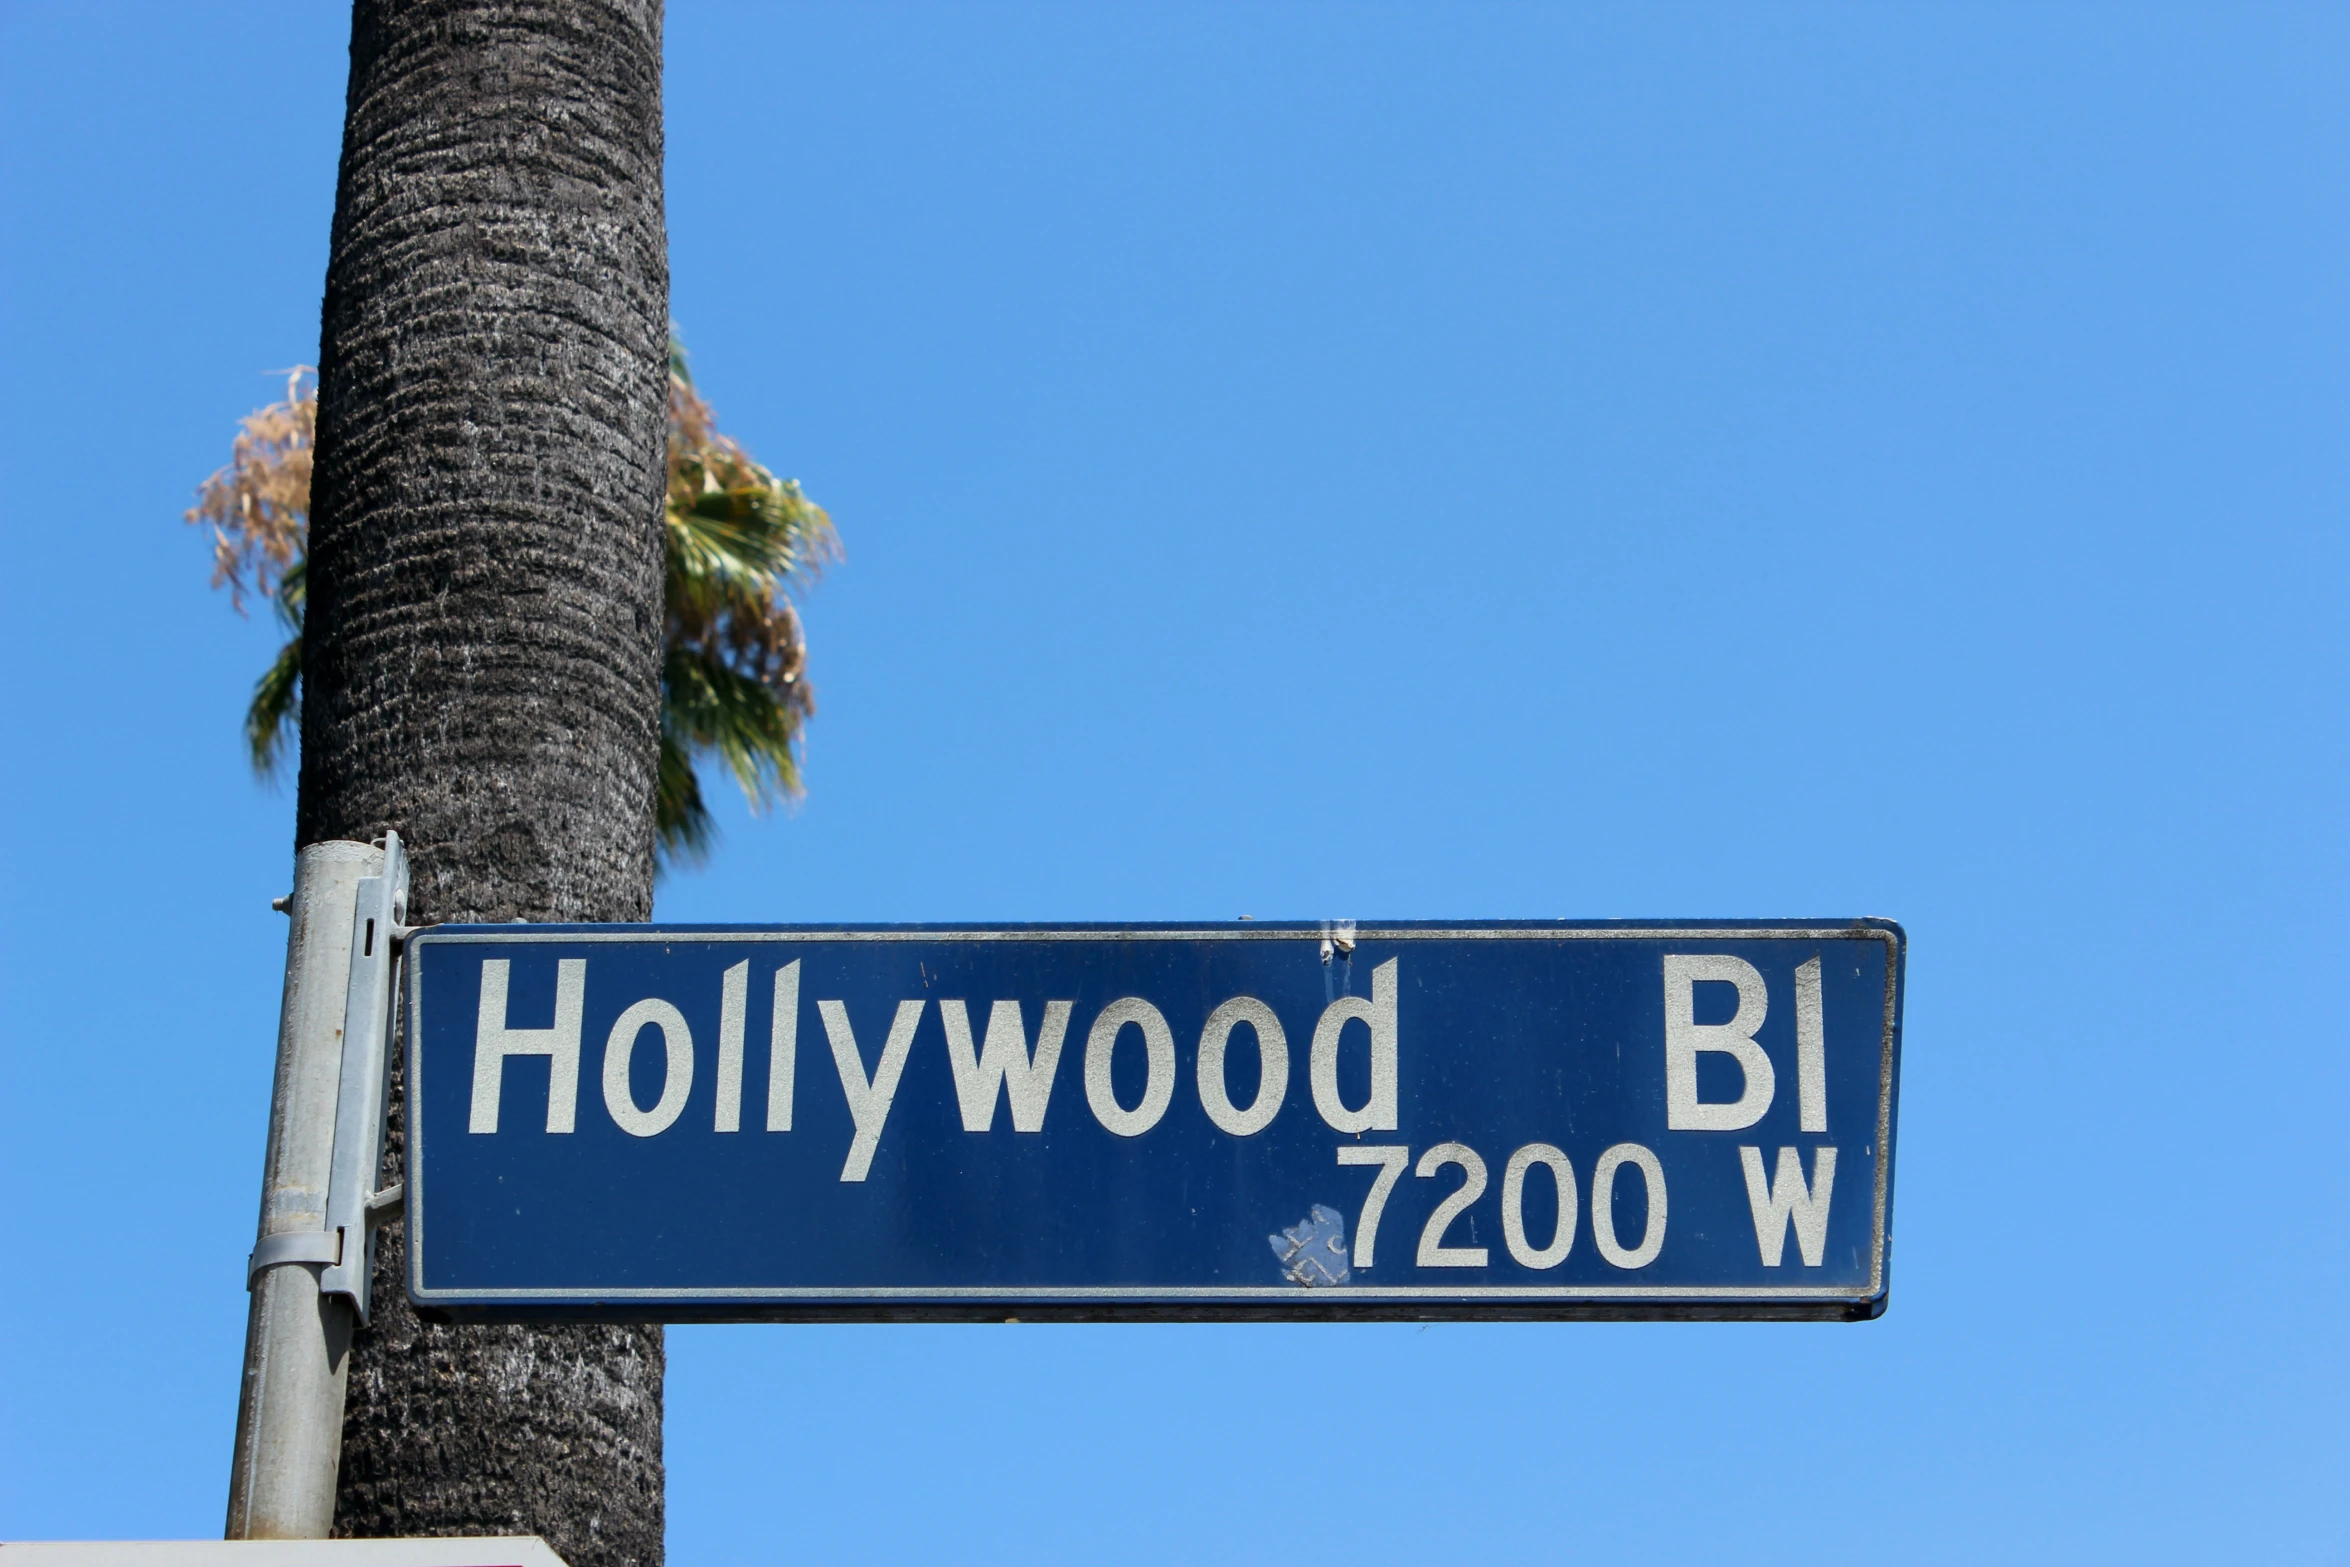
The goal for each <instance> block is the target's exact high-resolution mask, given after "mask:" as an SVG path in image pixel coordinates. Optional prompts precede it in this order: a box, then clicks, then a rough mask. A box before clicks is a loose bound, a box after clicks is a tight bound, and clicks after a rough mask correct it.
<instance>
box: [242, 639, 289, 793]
mask: <svg viewBox="0 0 2350 1567" xmlns="http://www.w3.org/2000/svg"><path fill="white" fill-rule="evenodd" d="M301 712H302V634H301V633H300V632H296V633H294V635H293V637H292V638H291V639H290V640H289V641H288V642H287V643H286V645H285V646H284V647H282V648H279V649H278V650H277V657H276V658H275V659H273V660H271V662H270V665H269V668H268V670H267V671H265V672H264V673H263V674H262V676H261V678H260V680H258V681H256V682H255V683H254V686H253V705H252V706H250V707H248V708H246V709H245V745H246V748H247V749H248V750H250V751H251V752H252V755H253V771H255V772H257V773H259V774H260V775H261V776H262V777H264V778H275V777H276V776H278V774H279V771H280V770H281V769H282V768H283V767H284V765H285V761H286V757H287V753H288V752H289V751H290V750H291V749H292V746H293V742H294V741H295V740H296V739H297V738H299V736H300V734H301V729H302V720H301Z"/></svg>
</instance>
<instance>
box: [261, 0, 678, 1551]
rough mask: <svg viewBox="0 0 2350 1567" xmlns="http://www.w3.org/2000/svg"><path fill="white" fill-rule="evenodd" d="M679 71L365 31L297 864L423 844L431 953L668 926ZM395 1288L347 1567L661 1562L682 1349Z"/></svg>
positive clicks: (417, 862)
mask: <svg viewBox="0 0 2350 1567" xmlns="http://www.w3.org/2000/svg"><path fill="white" fill-rule="evenodd" d="M660 69H661V16H660V6H659V0H563V3H547V0H472V3H451V0H360V3H359V4H358V5H357V6H356V8H355V11H354V16H353V23H352V38H351V81H350V96H349V103H348V109H347V118H346V120H345V125H344V135H343V159H342V170H341V178H340V183H339V186H338V189H337V192H336V200H335V220H334V235H333V248H332V253H331V257H330V260H329V262H328V268H327V288H326V304H325V311H324V320H323V325H322V332H321V343H320V350H319V352H320V363H319V381H320V394H319V421H318V444H317V457H316V471H315V476H314V478H313V481H312V494H311V499H312V513H311V545H310V583H309V589H310V602H309V616H308V622H307V628H306V634H305V639H304V644H303V667H304V670H305V675H306V680H305V687H306V689H305V691H304V693H303V707H302V773H301V798H300V806H299V812H298V818H299V820H298V829H297V840H298V842H300V843H305V844H306V843H311V842H315V841H318V840H320V839H326V838H357V839H367V838H374V837H377V836H380V835H381V834H382V833H383V832H384V830H385V829H386V828H392V829H396V830H397V831H398V832H399V833H400V835H401V837H402V838H403V840H405V841H406V843H407V845H408V850H409V853H410V855H411V856H412V859H413V867H414V872H413V874H414V885H413V891H412V894H411V901H410V918H411V919H413V920H415V921H418V922H420V923H422V922H431V921H445V920H515V919H522V920H636V919H643V918H645V917H646V916H647V915H648V914H649V913H650V912H651V908H652V880H653V791H654V781H655V758H656V754H657V748H658V743H659V704H660V690H659V676H660V665H659V660H660V646H659V643H660V634H661V532H660V528H661V524H660V511H661V504H662V495H663V486H664V475H665V462H666V448H665V424H664V419H665V397H666V392H667V381H666V367H667V357H666V349H667V343H668V294H669V279H668V263H667V256H666V238H665V234H664V230H663V221H662V201H661V80H660ZM395 1092H396V1090H395ZM399 1121H400V1116H399V1109H398V1102H397V1099H396V1098H395V1105H394V1150H395V1157H396V1151H397V1146H398V1137H399ZM401 1266H402V1256H401V1247H400V1240H399V1234H398V1231H397V1230H391V1231H387V1232H385V1234H384V1236H383V1237H382V1241H381V1243H380V1249H379V1252H378V1259H377V1266H376V1281H375V1301H376V1321H375V1324H374V1326H373V1327H371V1328H369V1329H367V1330H365V1331H364V1332H363V1333H362V1334H361V1335H360V1337H359V1340H358V1342H357V1344H356V1346H355V1347H354V1350H353V1354H352V1370H351V1381H350V1397H349V1403H348V1412H347V1415H346V1418H345V1424H344V1443H343V1466H342V1480H341V1491H340V1496H339V1499H338V1503H337V1515H336V1532H337V1533H339V1534H345V1535H385V1534H492V1533H512V1532H525V1533H536V1534H543V1535H545V1536H546V1537H547V1539H548V1541H549V1542H550V1543H551V1544H552V1545H553V1546H554V1547H555V1549H556V1550H557V1551H558V1552H560V1553H561V1554H562V1555H563V1557H564V1559H565V1560H567V1561H568V1562H570V1563H572V1564H573V1567H600V1564H606V1563H610V1564H620V1563H642V1564H651V1563H658V1562H660V1561H661V1555H662V1474H661V1370H662V1342H661V1333H660V1330H659V1329H658V1328H645V1327H560V1328H477V1327H476V1328H461V1327H446V1326H436V1325H433V1324H428V1323H424V1322H420V1321H419V1320H418V1319H417V1318H416V1316H415V1315H414V1313H413V1312H412V1311H410V1309H409V1307H408V1305H407V1300H406V1296H405V1293H404V1288H403V1282H402V1279H401Z"/></svg>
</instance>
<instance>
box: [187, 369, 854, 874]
mask: <svg viewBox="0 0 2350 1567" xmlns="http://www.w3.org/2000/svg"><path fill="white" fill-rule="evenodd" d="M317 422H318V386H317V378H316V375H315V374H314V373H313V372H312V371H311V370H310V369H309V367H308V366H296V367H295V368H294V369H293V370H292V371H290V372H288V373H287V377H286V395H285V399H284V400H283V401H282V402H277V403H272V404H271V405H270V406H268V407H267V408H263V409H259V410H257V411H256V412H254V413H251V414H249V415H247V416H246V417H245V420H244V423H243V426H242V428H241V429H240V430H239V432H238V434H237V437H236V442H235V444H234V446H233V447H232V448H231V451H230V456H229V462H228V465H227V466H226V467H224V468H222V469H221V470H220V471H219V472H217V473H215V474H213V475H212V477H211V478H209V479H207V480H205V481H204V484H203V485H202V487H201V488H200V489H199V490H198V492H197V499H196V504H195V505H194V506H192V507H190V508H189V509H188V512H187V520H188V521H189V522H190V523H192V524H195V525H197V526H199V527H203V528H207V529H209V530H210V531H211V534H212V552H213V553H212V585H213V586H214V587H215V588H226V589H228V591H229V595H230V601H231V602H232V603H233V604H234V605H235V606H236V608H237V610H238V612H239V613H243V612H244V611H245V606H246V601H247V599H248V598H249V597H251V598H260V599H263V600H265V601H267V602H268V603H269V604H270V606H271V608H272V609H273V610H274V611H275V612H276V614H277V618H278V620H279V622H280V623H281V624H282V625H283V627H284V628H285V631H286V642H285V645H284V646H283V647H281V648H279V649H278V652H277V656H276V657H275V658H273V659H271V660H270V664H269V668H268V669H267V670H265V671H264V672H263V673H262V676H261V678H260V680H259V681H257V682H256V683H255V684H254V687H253V700H252V702H251V704H250V705H249V706H248V707H247V708H246V710H245V744H246V748H247V750H248V752H249V753H250V755H251V758H252V763H253V770H254V772H255V773H257V774H259V775H261V776H262V777H264V778H269V777H275V776H278V775H279V774H280V773H281V772H282V771H283V769H284V766H285V762H286V759H287V757H288V755H289V753H290V749H291V746H292V744H293V742H294V741H295V740H296V739H297V737H298V736H299V734H300V730H301V722H300V715H301V701H302V612H303V604H304V597H305V594H304V588H305V585H306V581H307V578H308V574H309V566H310V560H309V555H310V464H311V451H312V447H313V444H314V442H315V439H316V432H317ZM662 523H663V533H662V598H663V604H664V608H665V614H664V626H663V632H664V635H663V648H662V664H661V755H660V776H659V790H658V793H657V794H656V796H655V817H654V825H655V829H656V833H657V843H658V847H659V851H660V854H661V857H662V860H663V861H664V863H671V864H674V863H678V862H681V861H695V860H699V859H701V858H703V857H704V856H705V855H707V853H708V852H709V848H710V843H711V839H712V836H713V832H714V827H713V823H712V821H711V817H710V809H709V805H708V803H707V802H706V801H705V800H704V799H703V798H702V785H701V778H700V776H699V769H698V767H697V763H699V762H700V761H702V760H704V759H716V760H717V761H719V762H722V763H723V764H724V765H725V767H726V768H727V770H728V771H729V772H731V773H732V774H733V775H734V778H735V781H736V782H737V783H738V784H739V785H740V786H741V788H742V791H743V794H744V796H745V797H746V798H748V799H749V800H750V802H751V804H752V807H753V808H754V809H756V808H759V807H761V806H764V805H767V804H770V803H773V802H776V801H779V800H789V799H794V798H797V797H798V796H799V795H800V793H801V792H802V787H801V781H800V769H799V754H798V753H799V747H800V737H801V731H802V728H803V726H804V725H805V724H806V722H807V720H808V719H810V718H812V717H814V716H815V712H816V701H815V693H814V692H813V691H812V690H811V689H810V688H809V685H808V680H807V674H806V666H807V637H806V634H805V632H804V631H803V629H802V627H801V624H800V617H799V612H798V610H797V609H796V608H795V607H794V605H793V601H792V600H793V595H794V594H795V593H796V592H797V591H799V590H801V589H803V588H805V587H806V586H807V585H809V584H810V583H811V582H812V581H813V580H814V578H815V576H816V574H817V573H818V572H819V571H820V570H821V569H822V567H823V565H824V563H825V562H826V561H827V560H831V559H837V558H838V556H839V552H840V546H839V539H838V536H837V535H836V534H835V532H834V531H833V526H832V519H831V518H830V517H829V516H828V515H827V514H826V513H825V511H824V509H823V508H822V507H821V506H818V505H817V504H815V502H813V501H811V500H809V499H808V498H807V496H806V495H805V494H803V493H802V492H801V490H800V486H799V481H797V480H795V479H779V478H777V477H776V476H775V474H774V473H773V472H771V471H770V470H769V469H767V468H766V467H765V466H763V465H762V464H760V463H759V462H758V461H757V460H756V459H754V458H753V457H752V456H751V455H750V454H749V453H748V452H746V451H744V450H743V448H742V447H741V446H740V445H739V444H738V443H736V442H735V441H733V440H732V439H730V438H728V437H727V436H725V435H722V434H720V433H719V431H718V428H717V416H716V414H715V413H714V412H713V411H712V409H711V407H710V405H709V404H708V403H707V402H706V401H704V400H703V398H702V396H701V394H700V393H699V392H698V391H696V390H695V388H694V384H693V374H692V371H691V370H690V368H689V367H688V365H687V362H686V353H685V348H684V345H683V344H681V343H680V342H678V341H677V339H676V337H675V335H674V334H673V335H672V336H671V338H670V342H669V494H668V501H667V504H666V505H665V506H664V508H663V510H662Z"/></svg>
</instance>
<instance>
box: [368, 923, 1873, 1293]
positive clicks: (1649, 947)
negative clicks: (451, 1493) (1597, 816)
mask: <svg viewBox="0 0 2350 1567" xmlns="http://www.w3.org/2000/svg"><path fill="white" fill-rule="evenodd" d="M1903 947H1904V943H1903V936H1902V933H1901V929H1900V927H1899V926H1897V925H1894V924H1891V923H1890V922H1887V921H1883V920H1852V921H1815V922H1785V923H1780V922H1755V921H1723V922H1715V923H1711V924H1701V923H1694V922H1690V923H1675V922H1662V923H1650V924H1633V923H1629V922H1622V923H1573V922H1550V923H1483V924H1450V925H1440V924H1433V923H1399V924H1384V925H1372V924H1364V925H1361V926H1359V927H1358V926H1354V925H1299V924H1270V923H1267V924H1253V923H1240V924H1236V925H1232V926H1225V927H1218V928H1202V927H1196V926H1107V925H1087V926H1069V927H1041V926H982V927H944V926H910V925H899V926H855V927H839V928H822V929H819V928H811V927H796V926H784V927H759V928H745V929H718V928H711V927H701V926H551V925H539V926H522V925H503V926H449V925H444V926H439V927H435V928H433V929H430V930H426V931H423V932H420V933H418V934H417V935H415V936H413V937H411V938H410V940H409V942H408V944H407V949H406V963H407V970H408V991H407V996H408V1012H407V1041H408V1045H407V1048H408V1055H407V1092H408V1101H407V1102H408V1111H407V1116H408V1120H407V1161H408V1168H407V1183H408V1185H407V1192H408V1197H407V1234H408V1248H407V1255H408V1269H409V1274H408V1288H409V1294H410V1296H411V1297H412V1298H413V1299H414V1300H415V1302H416V1304H417V1305H418V1306H419V1307H420V1308H422V1309H424V1310H426V1311H428V1312H433V1313H436V1314H445V1315H448V1316H453V1317H462V1318H471V1319H519V1318H547V1317H562V1316H579V1317H598V1318H608V1317H625V1316H637V1317H651V1318H660V1319H667V1320H693V1319H710V1318H738V1319H739V1318H834V1319H837V1318H858V1317H865V1318H870V1317H906V1316H927V1317H965V1318H976V1317H994V1318H1000V1317H1046V1316H1061V1317H1070V1316H1076V1317H1227V1318H1230V1317H1250V1318H1263V1317H1331V1316H1374V1317H1377V1316H1385V1317H1429V1316H1492V1317H1510V1316H1518V1317H1564V1316H1640V1317H1671V1316H1680V1317H1692V1316H1699V1317H1830V1318H1846V1319H1859V1318H1868V1317H1874V1316H1876V1315H1878V1314H1879V1313H1881V1312H1882V1311H1883V1310H1884V1307H1885V1292H1886V1267H1887V1246H1888V1241H1889V1237H1890V1233H1891V1214H1892V1199H1893V1136H1894V1098H1895V1091H1896V1084H1897V1079H1898V1075H1899V1065H1900V1034H1901V983H1902V961H1903Z"/></svg>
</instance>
